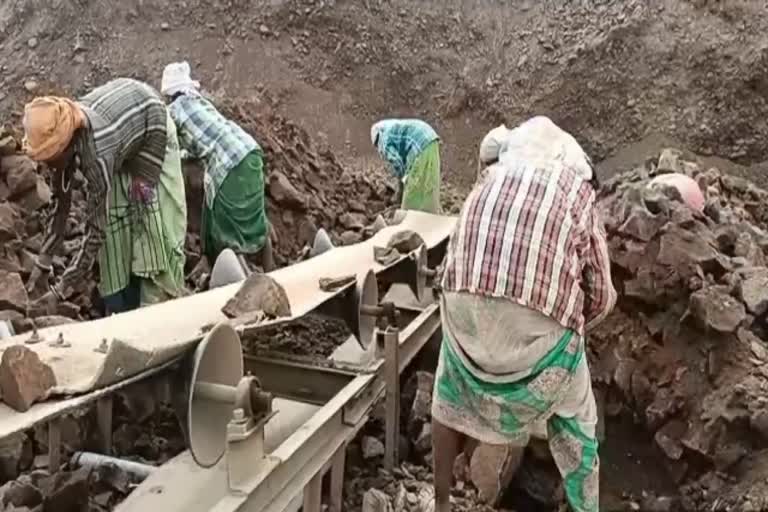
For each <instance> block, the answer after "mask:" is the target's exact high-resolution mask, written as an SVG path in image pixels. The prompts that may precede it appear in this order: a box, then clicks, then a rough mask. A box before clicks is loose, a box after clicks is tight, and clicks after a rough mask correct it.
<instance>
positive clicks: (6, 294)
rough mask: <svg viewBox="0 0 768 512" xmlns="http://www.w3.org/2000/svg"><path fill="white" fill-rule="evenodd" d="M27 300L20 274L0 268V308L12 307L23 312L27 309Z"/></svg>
mask: <svg viewBox="0 0 768 512" xmlns="http://www.w3.org/2000/svg"><path fill="white" fill-rule="evenodd" d="M28 302H29V296H28V295H27V289H26V288H25V287H24V281H22V280H21V276H20V275H19V274H18V273H15V272H6V271H4V270H0V310H2V309H12V310H15V311H19V312H22V313H23V312H25V311H26V310H27V305H28Z"/></svg>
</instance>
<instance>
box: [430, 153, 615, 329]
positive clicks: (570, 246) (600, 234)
mask: <svg viewBox="0 0 768 512" xmlns="http://www.w3.org/2000/svg"><path fill="white" fill-rule="evenodd" d="M442 284H443V288H444V289H445V290H446V291H454V292H468V293H472V294H477V295H482V296H487V297H501V298H506V299H508V300H511V301H513V302H515V303H517V304H520V305H522V306H525V307H529V308H531V309H534V310H537V311H539V312H541V313H543V314H545V315H547V316H549V317H551V318H553V319H554V320H555V321H557V322H558V323H559V324H560V325H562V326H563V327H566V328H569V329H573V330H575V331H576V332H578V333H579V334H584V331H585V329H588V328H590V327H591V326H593V325H595V324H597V323H599V322H600V321H601V320H602V319H603V318H604V317H605V316H606V315H607V314H608V313H609V312H610V310H611V309H612V308H613V306H614V305H615V303H616V291H615V290H614V288H613V284H612V283H611V273H610V260H609V258H608V245H607V241H606V237H605V230H604V227H603V225H602V222H601V220H600V217H599V212H598V210H597V206H596V203H595V193H594V189H593V188H592V186H591V185H590V184H589V183H588V182H587V181H584V180H583V179H582V178H580V177H579V176H578V175H577V173H576V172H575V171H574V170H573V169H572V168H570V167H564V166H563V165H562V164H561V163H559V162H551V163H538V164H536V165H531V164H529V163H527V162H522V161H519V160H517V161H515V160H512V159H507V160H505V162H503V163H502V164H497V165H494V166H492V167H490V168H489V169H488V172H487V173H486V174H485V175H484V177H483V179H482V180H481V181H480V183H478V184H477V185H476V186H475V188H474V189H473V190H472V192H471V193H470V195H469V197H468V198H467V200H466V202H465V203H464V206H463V208H462V211H461V214H460V217H459V222H458V224H457V227H456V231H455V232H454V233H453V234H452V235H451V240H450V243H449V246H448V254H447V258H446V266H445V273H444V275H443V283H442Z"/></svg>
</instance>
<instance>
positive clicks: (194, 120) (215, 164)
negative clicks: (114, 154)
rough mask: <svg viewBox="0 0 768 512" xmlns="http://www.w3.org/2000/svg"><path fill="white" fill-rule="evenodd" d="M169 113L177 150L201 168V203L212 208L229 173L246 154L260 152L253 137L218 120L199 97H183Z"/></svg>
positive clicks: (209, 103) (230, 124)
mask: <svg viewBox="0 0 768 512" xmlns="http://www.w3.org/2000/svg"><path fill="white" fill-rule="evenodd" d="M170 112H171V117H172V118H173V121H174V122H175V123H176V127H177V129H178V131H179V142H180V143H181V147H182V148H183V149H185V150H186V151H187V153H189V155H190V156H192V157H194V158H197V159H199V160H202V161H203V162H204V164H205V176H204V177H203V184H204V188H205V202H206V204H207V205H208V207H209V208H213V200H214V199H215V197H216V193H217V192H218V190H219V188H220V187H221V184H222V183H224V180H225V179H226V177H227V174H229V171H231V170H232V169H234V168H235V167H237V166H238V165H239V164H240V162H242V161H243V159H244V158H245V157H246V156H247V155H248V153H251V152H252V151H261V148H260V147H259V145H258V143H257V142H256V141H255V140H253V137H251V136H250V135H248V134H247V133H246V132H245V131H244V130H243V129H242V128H240V127H239V126H238V125H237V124H235V123H233V122H232V121H230V120H228V119H226V118H225V117H224V116H222V115H221V114H220V113H219V111H218V110H216V107H214V106H213V105H212V104H211V102H209V101H208V100H206V99H205V98H203V97H200V96H195V95H188V94H183V95H181V96H179V97H178V98H177V99H176V100H174V102H173V103H171V106H170Z"/></svg>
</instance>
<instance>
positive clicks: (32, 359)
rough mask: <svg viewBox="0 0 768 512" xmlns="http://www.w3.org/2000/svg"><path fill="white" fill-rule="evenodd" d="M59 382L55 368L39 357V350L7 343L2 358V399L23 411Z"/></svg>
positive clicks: (17, 409) (0, 370)
mask: <svg viewBox="0 0 768 512" xmlns="http://www.w3.org/2000/svg"><path fill="white" fill-rule="evenodd" d="M55 385H56V377H55V376H54V374H53V370H51V367H50V366H48V365H47V364H45V363H43V362H42V361H40V358H39V357H38V355H37V353H35V352H34V351H32V350H30V349H28V348H27V347H25V346H22V345H14V346H12V347H8V348H7V349H5V352H3V356H2V361H0V390H1V391H2V396H3V402H5V403H6V404H7V405H8V406H9V407H11V408H13V409H14V410H16V411H19V412H24V411H27V410H29V408H30V407H32V404H33V403H35V402H37V401H39V400H42V399H45V398H46V397H47V396H48V391H49V390H50V389H51V388H52V387H54V386H55Z"/></svg>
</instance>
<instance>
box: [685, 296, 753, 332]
mask: <svg viewBox="0 0 768 512" xmlns="http://www.w3.org/2000/svg"><path fill="white" fill-rule="evenodd" d="M689 308H690V311H691V313H692V314H693V316H694V317H695V318H696V319H697V320H698V321H699V322H700V323H701V324H702V326H703V327H705V328H708V329H713V330H715V331H718V332H722V333H731V332H734V331H736V329H737V328H738V327H739V325H740V324H741V322H743V321H744V319H746V317H747V312H746V310H745V308H744V304H742V303H741V302H739V301H737V300H736V299H734V298H733V297H731V296H730V295H729V294H728V290H727V288H725V287H722V286H710V287H708V288H702V289H701V290H697V291H696V292H694V293H692V294H691V299H690V303H689Z"/></svg>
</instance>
